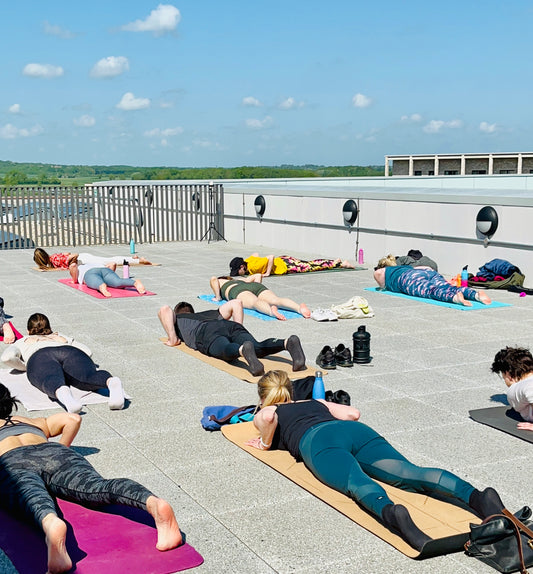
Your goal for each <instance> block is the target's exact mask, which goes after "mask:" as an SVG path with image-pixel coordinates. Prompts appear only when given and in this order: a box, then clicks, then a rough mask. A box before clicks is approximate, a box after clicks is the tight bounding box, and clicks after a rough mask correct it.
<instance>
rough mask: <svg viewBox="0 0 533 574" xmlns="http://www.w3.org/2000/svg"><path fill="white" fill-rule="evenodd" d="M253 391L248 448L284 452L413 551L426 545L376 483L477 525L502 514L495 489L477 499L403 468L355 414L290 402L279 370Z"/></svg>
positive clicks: (462, 488)
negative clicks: (255, 401) (453, 509)
mask: <svg viewBox="0 0 533 574" xmlns="http://www.w3.org/2000/svg"><path fill="white" fill-rule="evenodd" d="M257 386H258V392H259V399H260V404H261V410H260V411H259V412H258V413H257V414H256V415H255V417H254V424H255V426H256V427H257V429H258V430H259V432H260V433H261V436H260V437H259V438H257V439H253V440H251V441H249V442H248V444H249V445H250V446H254V447H256V448H258V449H261V450H268V449H270V448H278V449H282V450H288V451H289V452H290V453H291V454H292V455H293V456H294V457H295V458H296V460H303V462H304V463H305V465H306V466H307V467H308V468H309V470H310V471H311V472H312V473H313V474H314V475H315V476H316V477H317V478H318V479H319V480H320V481H322V482H324V483H325V484H327V485H328V486H330V487H331V488H334V489H335V490H338V491H339V492H342V493H343V494H346V495H347V496H349V497H350V498H352V499H353V500H354V501H355V502H357V503H358V504H360V505H361V506H362V507H363V508H364V509H365V510H367V511H368V512H369V513H371V514H372V515H374V516H375V517H376V518H377V519H378V520H380V521H381V522H382V523H383V524H384V525H385V526H387V528H389V529H390V530H392V531H393V532H395V533H397V534H399V535H400V536H401V537H402V538H403V539H404V540H405V541H406V542H407V543H409V544H410V545H411V546H413V548H416V549H417V550H421V549H422V547H423V546H424V544H425V543H426V542H428V541H429V540H431V539H430V538H429V537H428V536H427V535H426V534H424V532H422V531H421V530H419V529H418V528H417V526H416V525H415V524H414V522H413V521H412V519H411V517H410V515H409V511H408V510H407V508H405V507H404V506H402V505H400V504H394V503H393V501H392V500H391V499H390V498H389V496H388V495H387V493H386V491H385V490H384V489H383V487H382V486H381V485H380V484H378V483H377V482H376V480H380V481H382V482H384V483H386V484H391V485H393V486H396V487H398V488H402V489H403V490H408V491H411V492H420V493H423V494H426V495H429V496H431V495H437V496H439V497H444V498H447V499H449V501H450V502H452V503H454V502H455V503H458V504H459V505H461V504H462V505H466V506H468V507H470V508H471V509H472V510H473V511H474V512H475V513H476V514H478V515H479V516H480V517H482V518H486V517H487V516H490V515H492V514H495V513H498V512H501V510H502V509H503V507H504V505H503V503H502V502H501V500H500V497H499V496H498V494H497V492H496V491H495V490H494V489H493V488H487V489H485V490H484V491H483V492H480V491H479V490H477V489H475V488H474V487H473V486H472V485H471V484H469V483H468V482H466V481H464V480H463V479H461V478H459V477H458V476H456V475H454V474H452V473H451V472H448V471H446V470H442V469H440V468H425V467H420V466H417V465H415V464H413V463H411V462H409V461H408V460H407V459H406V458H405V457H404V456H403V455H402V454H400V453H399V452H398V451H397V450H396V449H395V448H394V447H393V446H392V445H390V444H389V443H388V442H387V441H386V440H385V439H384V438H383V437H382V436H381V435H379V434H378V433H377V432H376V431H375V430H373V429H372V428H370V427H368V426H367V425H365V424H363V423H361V422H359V421H358V419H359V411H358V410H357V409H355V408H353V407H349V406H346V405H339V404H336V403H329V402H326V401H322V400H318V401H316V400H311V401H298V402H293V401H292V398H291V394H292V388H291V382H290V380H289V378H288V376H287V374H286V373H284V372H282V371H270V372H268V373H267V374H266V375H264V376H263V377H262V378H261V379H260V381H259V383H258V385H257Z"/></svg>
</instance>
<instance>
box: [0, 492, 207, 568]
mask: <svg viewBox="0 0 533 574" xmlns="http://www.w3.org/2000/svg"><path fill="white" fill-rule="evenodd" d="M58 502H59V507H60V509H61V511H62V512H63V517H64V520H65V521H66V522H67V524H68V534H67V550H68V553H69V556H70V557H71V558H72V562H73V563H74V565H75V572H76V574H103V573H105V572H117V573H122V572H124V573H126V572H127V574H170V573H172V572H181V571H182V570H188V569H189V568H195V567H196V566H199V565H200V564H202V562H203V561H204V559H203V558H202V556H201V555H200V554H199V553H198V552H196V550H195V549H194V548H193V547H192V546H190V545H189V544H184V545H182V546H180V547H179V548H175V549H174V550H168V551H166V552H159V550H157V549H156V547H155V543H156V540H157V533H156V530H155V527H154V526H153V520H152V517H151V516H150V515H149V514H148V513H147V512H144V511H142V510H137V509H133V508H127V507H124V506H109V507H106V512H102V511H100V510H94V509H88V508H85V507H83V506H79V505H78V504H73V503H71V502H66V501H64V500H60V501H58ZM115 513H117V514H115ZM118 513H120V514H118ZM178 519H179V517H178ZM0 548H2V549H3V551H4V552H5V553H6V555H7V557H8V558H9V559H10V560H11V562H12V563H13V565H14V566H15V568H16V569H17V570H18V572H19V574H38V573H40V572H46V545H45V542H44V537H43V535H42V533H41V532H39V531H38V530H37V529H36V528H32V527H31V526H30V525H28V524H26V523H24V522H21V521H19V520H17V519H16V518H13V517H11V516H9V515H8V514H7V513H6V512H4V511H3V510H0Z"/></svg>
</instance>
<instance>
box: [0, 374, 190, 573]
mask: <svg viewBox="0 0 533 574" xmlns="http://www.w3.org/2000/svg"><path fill="white" fill-rule="evenodd" d="M16 409H17V400H16V399H14V398H13V397H12V396H11V394H10V392H9V390H8V389H7V388H6V387H5V386H4V385H2V384H0V505H1V506H2V507H3V508H5V509H6V510H7V511H8V512H10V513H14V514H18V515H21V516H22V517H23V518H25V519H28V520H30V521H31V522H35V523H36V524H37V526H38V527H39V528H40V529H41V530H42V531H43V533H44V535H45V538H46V545H47V547H48V572H49V573H52V574H56V573H60V572H68V571H69V570H70V569H71V568H72V560H71V558H70V556H69V555H68V553H67V550H66V545H65V542H66V535H67V525H66V524H65V522H64V521H63V520H61V519H60V518H59V517H58V515H57V510H56V504H55V497H56V496H59V497H61V498H63V499H65V500H69V501H72V502H81V503H84V504H88V505H102V504H123V505H125V506H131V507H134V508H140V509H142V510H146V511H147V512H149V513H150V514H151V515H152V517H153V518H154V520H155V525H156V528H157V543H156V548H157V549H158V550H161V551H163V550H170V549H171V548H175V547H176V546H179V545H180V544H181V543H182V535H181V532H180V529H179V526H178V523H177V521H176V517H175V516H174V511H173V510H172V507H171V506H170V504H169V503H168V502H166V501H165V500H163V499H162V498H158V497H156V496H155V495H154V494H153V493H152V492H150V491H149V490H148V489H147V488H145V487H144V486H142V485H141V484H139V483H137V482H135V481H133V480H130V479H128V478H114V479H109V480H108V479H105V478H103V477H102V476H100V474H99V473H98V472H97V471H96V470H95V469H94V468H93V466H92V465H91V464H90V463H89V462H88V461H87V460H85V458H84V457H83V456H81V455H80V454H79V453H77V452H76V451H74V450H72V449H70V448H69V447H70V445H71V444H72V441H73V440H74V438H75V436H76V434H77V433H78V430H79V428H80V424H81V417H80V416H79V415H77V414H72V413H60V414H55V415H52V416H50V417H47V418H46V419H44V418H39V419H30V418H26V417H22V416H13V415H12V413H13V411H14V410H16ZM50 437H60V439H59V442H48V439H49V438H50Z"/></svg>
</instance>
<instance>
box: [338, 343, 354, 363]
mask: <svg viewBox="0 0 533 574" xmlns="http://www.w3.org/2000/svg"><path fill="white" fill-rule="evenodd" d="M335 362H336V363H337V365H338V366H339V367H353V361H352V353H351V351H350V349H348V347H345V346H344V345H343V344H342V343H340V344H339V345H337V346H336V347H335Z"/></svg>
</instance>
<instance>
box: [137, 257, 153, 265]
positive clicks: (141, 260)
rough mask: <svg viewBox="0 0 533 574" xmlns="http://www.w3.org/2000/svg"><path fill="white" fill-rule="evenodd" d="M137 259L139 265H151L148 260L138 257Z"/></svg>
mask: <svg viewBox="0 0 533 574" xmlns="http://www.w3.org/2000/svg"><path fill="white" fill-rule="evenodd" d="M138 259H139V263H140V264H141V265H152V262H151V261H148V259H146V258H145V257H139V258H138Z"/></svg>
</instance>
